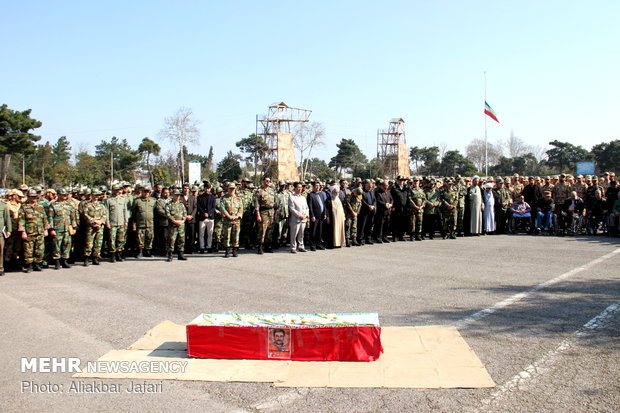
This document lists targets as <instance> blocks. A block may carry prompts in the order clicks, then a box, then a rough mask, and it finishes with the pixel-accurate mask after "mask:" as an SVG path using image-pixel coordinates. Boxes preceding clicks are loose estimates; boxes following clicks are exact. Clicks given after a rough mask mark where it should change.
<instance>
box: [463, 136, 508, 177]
mask: <svg viewBox="0 0 620 413" xmlns="http://www.w3.org/2000/svg"><path fill="white" fill-rule="evenodd" d="M488 150H489V166H490V165H495V164H497V163H498V162H499V157H500V156H501V155H502V153H501V151H500V150H499V148H498V147H497V146H496V145H493V144H492V143H489V144H488ZM465 156H466V157H467V159H469V160H470V161H472V162H473V163H474V165H476V168H478V170H479V171H484V170H485V164H484V160H485V147H484V139H474V140H473V141H471V142H470V143H469V145H467V146H466V147H465Z"/></svg>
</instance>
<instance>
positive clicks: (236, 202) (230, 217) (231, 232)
mask: <svg viewBox="0 0 620 413" xmlns="http://www.w3.org/2000/svg"><path fill="white" fill-rule="evenodd" d="M235 189H236V186H235V184H232V183H231V184H229V185H228V193H227V194H226V195H224V196H223V197H222V198H221V200H220V212H221V214H222V220H223V221H224V228H223V238H224V239H223V244H224V249H225V251H226V254H225V255H224V258H228V257H229V254H230V248H231V247H232V256H233V257H236V256H237V250H238V249H239V231H240V229H241V217H242V216H243V201H242V200H241V199H240V198H239V197H237V195H235Z"/></svg>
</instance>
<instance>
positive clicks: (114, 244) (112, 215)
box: [105, 184, 129, 262]
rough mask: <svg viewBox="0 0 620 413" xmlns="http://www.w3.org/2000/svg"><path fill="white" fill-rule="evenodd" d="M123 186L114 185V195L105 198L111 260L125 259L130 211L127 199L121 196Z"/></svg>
mask: <svg viewBox="0 0 620 413" xmlns="http://www.w3.org/2000/svg"><path fill="white" fill-rule="evenodd" d="M121 190H122V187H121V186H120V185H118V184H114V185H112V196H111V197H109V198H107V199H106V200H105V207H106V214H107V215H106V222H107V225H106V227H107V228H108V244H109V245H108V247H109V249H110V261H111V262H116V261H117V260H118V261H123V259H124V257H123V249H124V247H125V237H126V234H127V223H128V221H129V211H128V210H127V201H126V199H125V198H124V197H122V196H121Z"/></svg>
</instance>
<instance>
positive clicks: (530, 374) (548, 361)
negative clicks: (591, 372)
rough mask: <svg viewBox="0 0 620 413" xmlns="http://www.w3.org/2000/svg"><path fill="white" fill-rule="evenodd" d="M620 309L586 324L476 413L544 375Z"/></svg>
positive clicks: (614, 308) (608, 310)
mask: <svg viewBox="0 0 620 413" xmlns="http://www.w3.org/2000/svg"><path fill="white" fill-rule="evenodd" d="M619 309H620V302H617V303H614V304H611V305H610V306H609V307H607V308H606V309H605V310H603V312H601V313H600V314H599V315H597V316H596V317H594V318H593V319H591V320H590V321H588V322H587V323H585V324H584V325H583V326H582V327H581V328H579V330H577V331H575V332H574V333H573V334H572V335H571V337H570V338H567V339H566V340H564V341H562V342H561V343H560V345H559V346H557V347H556V348H555V349H553V350H551V351H549V352H548V353H547V354H545V355H544V356H543V357H542V358H540V359H539V360H537V361H536V362H534V363H533V364H530V365H529V366H527V367H526V368H525V369H523V371H521V372H519V373H517V374H515V375H514V376H513V377H512V378H511V379H510V380H508V381H507V382H506V383H504V384H502V385H501V386H500V387H498V388H497V390H495V391H494V392H493V393H491V395H490V396H489V397H488V398H486V399H484V400H482V404H483V407H482V408H480V409H478V410H476V412H482V411H484V409H487V408H489V407H491V406H494V405H496V404H497V403H498V402H499V400H500V399H501V398H502V397H503V396H504V395H505V394H506V393H507V392H510V391H512V390H514V389H515V388H518V387H520V386H522V385H523V384H525V383H526V382H527V381H529V380H532V379H534V378H536V377H537V376H541V375H542V374H544V373H545V372H546V371H548V370H549V369H550V368H551V367H552V366H553V365H554V364H555V363H556V361H557V360H558V359H559V358H560V355H561V354H562V353H563V352H565V351H567V350H568V349H570V348H571V347H573V346H574V345H575V344H576V342H577V340H579V338H580V337H583V336H585V335H587V334H590V333H592V332H593V331H594V330H598V329H600V328H603V327H605V326H606V325H607V323H608V322H609V320H610V319H611V318H612V317H613V316H614V315H615V313H616V312H617V311H618V310H619Z"/></svg>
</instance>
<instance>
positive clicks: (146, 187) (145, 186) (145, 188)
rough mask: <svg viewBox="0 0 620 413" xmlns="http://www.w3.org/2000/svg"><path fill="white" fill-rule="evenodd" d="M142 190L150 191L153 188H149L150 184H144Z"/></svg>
mask: <svg viewBox="0 0 620 413" xmlns="http://www.w3.org/2000/svg"><path fill="white" fill-rule="evenodd" d="M142 190H143V191H145V192H151V191H153V188H151V186H150V185H144V187H143V188H142Z"/></svg>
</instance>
